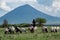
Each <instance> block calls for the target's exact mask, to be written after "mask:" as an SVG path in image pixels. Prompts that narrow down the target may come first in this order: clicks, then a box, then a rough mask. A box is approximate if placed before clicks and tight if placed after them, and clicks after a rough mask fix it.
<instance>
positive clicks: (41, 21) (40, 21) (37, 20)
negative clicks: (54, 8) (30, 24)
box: [36, 18, 46, 26]
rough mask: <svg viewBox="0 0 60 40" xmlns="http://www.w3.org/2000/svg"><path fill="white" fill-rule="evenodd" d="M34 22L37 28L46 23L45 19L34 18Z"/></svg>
mask: <svg viewBox="0 0 60 40" xmlns="http://www.w3.org/2000/svg"><path fill="white" fill-rule="evenodd" d="M36 22H37V24H38V25H39V26H42V25H43V24H44V23H46V19H45V18H36Z"/></svg>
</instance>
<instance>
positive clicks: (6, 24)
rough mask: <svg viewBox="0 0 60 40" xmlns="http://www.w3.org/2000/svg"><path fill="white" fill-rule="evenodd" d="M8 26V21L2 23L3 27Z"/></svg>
mask: <svg viewBox="0 0 60 40" xmlns="http://www.w3.org/2000/svg"><path fill="white" fill-rule="evenodd" d="M7 26H8V21H7V20H6V19H5V20H4V21H3V27H7Z"/></svg>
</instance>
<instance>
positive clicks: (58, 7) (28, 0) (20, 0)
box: [0, 0, 60, 17]
mask: <svg viewBox="0 0 60 40" xmlns="http://www.w3.org/2000/svg"><path fill="white" fill-rule="evenodd" d="M6 2H9V3H17V5H19V6H20V5H23V4H29V5H31V6H32V7H34V8H35V9H37V10H39V11H42V12H44V13H46V14H48V15H51V16H56V17H60V16H59V15H60V12H59V11H60V1H59V0H54V1H53V3H52V5H51V6H49V7H48V6H44V5H42V4H39V3H38V2H37V0H2V2H1V3H0V8H2V9H4V10H6V11H8V10H11V8H10V7H9V6H7V4H6ZM14 8H16V7H14Z"/></svg>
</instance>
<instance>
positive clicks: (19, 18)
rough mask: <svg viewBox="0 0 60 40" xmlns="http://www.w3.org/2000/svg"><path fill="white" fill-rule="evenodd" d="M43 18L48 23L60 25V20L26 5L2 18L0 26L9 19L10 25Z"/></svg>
mask: <svg viewBox="0 0 60 40" xmlns="http://www.w3.org/2000/svg"><path fill="white" fill-rule="evenodd" d="M38 17H42V18H46V20H47V23H52V24H55V23H59V20H60V18H57V17H53V16H49V15H46V14H44V13H43V12H40V11H38V10H36V9H34V8H33V7H31V6H30V5H28V4H26V5H24V6H20V7H18V8H16V9H14V10H13V11H11V12H9V13H7V14H6V15H4V16H3V17H1V18H0V24H1V23H2V22H3V20H4V19H7V20H8V21H9V23H12V24H15V23H16V24H17V23H31V21H32V20H33V19H35V18H38Z"/></svg>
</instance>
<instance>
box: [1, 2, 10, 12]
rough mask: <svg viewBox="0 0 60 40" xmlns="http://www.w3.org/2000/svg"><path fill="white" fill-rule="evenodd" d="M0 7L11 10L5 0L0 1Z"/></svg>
mask: <svg viewBox="0 0 60 40" xmlns="http://www.w3.org/2000/svg"><path fill="white" fill-rule="evenodd" d="M0 8H1V9H3V10H5V11H10V10H11V8H10V7H9V6H7V5H6V2H1V3H0Z"/></svg>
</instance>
